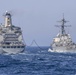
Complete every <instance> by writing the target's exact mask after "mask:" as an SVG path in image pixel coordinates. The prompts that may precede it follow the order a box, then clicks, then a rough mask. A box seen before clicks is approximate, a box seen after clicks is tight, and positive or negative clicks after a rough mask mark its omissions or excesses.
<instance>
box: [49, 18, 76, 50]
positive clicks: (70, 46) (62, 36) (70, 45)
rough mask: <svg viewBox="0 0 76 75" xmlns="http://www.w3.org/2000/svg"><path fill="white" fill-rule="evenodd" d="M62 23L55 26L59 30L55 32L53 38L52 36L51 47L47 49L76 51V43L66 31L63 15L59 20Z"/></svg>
mask: <svg viewBox="0 0 76 75" xmlns="http://www.w3.org/2000/svg"><path fill="white" fill-rule="evenodd" d="M60 22H61V23H62V24H61V25H60V26H59V25H58V26H57V27H60V28H61V31H60V32H59V33H58V34H57V36H56V37H55V38H53V42H52V44H51V47H52V49H49V50H48V51H51V52H76V44H75V43H74V42H73V41H72V39H71V36H70V34H68V33H66V31H65V27H67V25H65V23H67V22H68V21H66V20H65V19H64V17H63V19H62V20H61V21H60Z"/></svg>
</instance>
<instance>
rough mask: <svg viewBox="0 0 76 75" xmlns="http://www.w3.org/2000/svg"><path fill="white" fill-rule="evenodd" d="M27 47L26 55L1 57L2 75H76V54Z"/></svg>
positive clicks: (0, 70) (45, 48)
mask: <svg viewBox="0 0 76 75" xmlns="http://www.w3.org/2000/svg"><path fill="white" fill-rule="evenodd" d="M48 48H49V47H41V48H38V47H26V50H25V52H24V53H20V54H16V55H0V75H76V54H75V53H65V54H64V53H51V52H48Z"/></svg>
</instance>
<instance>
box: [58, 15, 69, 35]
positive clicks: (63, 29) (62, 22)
mask: <svg viewBox="0 0 76 75" xmlns="http://www.w3.org/2000/svg"><path fill="white" fill-rule="evenodd" d="M58 22H61V25H60V26H59V25H57V27H61V34H62V35H63V34H66V31H65V27H68V26H66V25H65V23H67V22H69V21H66V20H65V19H64V14H63V18H62V20H61V21H58Z"/></svg>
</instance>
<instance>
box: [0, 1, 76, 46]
mask: <svg viewBox="0 0 76 75" xmlns="http://www.w3.org/2000/svg"><path fill="white" fill-rule="evenodd" d="M6 11H9V12H10V13H11V14H12V23H13V25H15V26H19V27H21V29H22V32H23V38H24V41H25V43H26V45H27V46H30V44H31V42H32V41H33V40H35V41H36V42H37V44H38V45H39V46H50V44H51V43H52V40H53V38H54V37H55V36H56V35H57V33H58V32H59V28H57V27H55V25H60V23H58V22H57V21H60V20H61V19H62V18H63V13H64V17H65V19H66V20H67V21H69V22H68V23H67V24H66V25H71V27H69V28H68V27H67V28H66V30H67V32H69V33H70V34H71V37H72V40H73V41H74V42H75V43H76V33H75V32H76V0H0V23H4V17H3V14H4V13H5V12H6ZM33 46H36V44H35V43H33Z"/></svg>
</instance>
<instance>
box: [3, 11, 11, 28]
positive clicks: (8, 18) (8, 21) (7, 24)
mask: <svg viewBox="0 0 76 75" xmlns="http://www.w3.org/2000/svg"><path fill="white" fill-rule="evenodd" d="M4 17H5V27H11V26H12V19H11V14H10V13H9V12H7V11H6V13H5V15H4Z"/></svg>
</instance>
